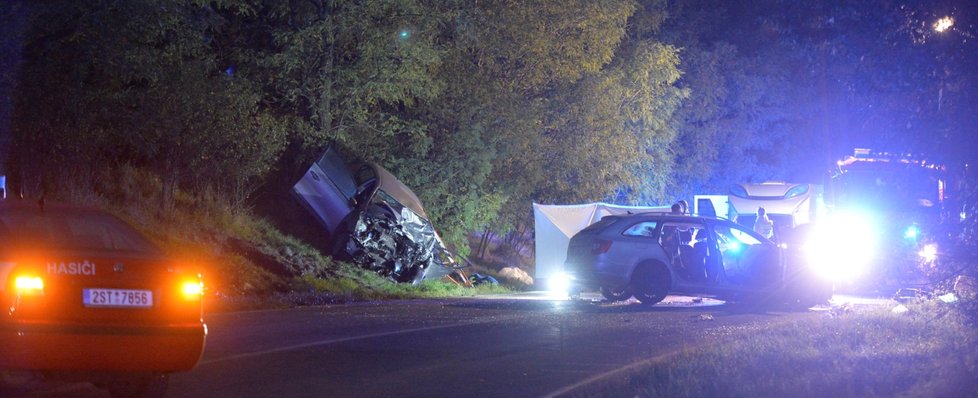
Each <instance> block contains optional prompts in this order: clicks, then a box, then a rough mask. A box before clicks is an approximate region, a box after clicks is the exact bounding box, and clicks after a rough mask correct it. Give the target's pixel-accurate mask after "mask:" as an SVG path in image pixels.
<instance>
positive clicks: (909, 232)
mask: <svg viewBox="0 0 978 398" xmlns="http://www.w3.org/2000/svg"><path fill="white" fill-rule="evenodd" d="M918 236H920V228H918V227H917V226H916V225H911V226H909V227H907V229H906V230H905V231H903V237H904V238H906V239H911V240H916V239H917V237H918Z"/></svg>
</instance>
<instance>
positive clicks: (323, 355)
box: [27, 295, 824, 398]
mask: <svg viewBox="0 0 978 398" xmlns="http://www.w3.org/2000/svg"><path fill="white" fill-rule="evenodd" d="M528 298H529V299H528ZM696 301H699V300H696ZM810 316H824V315H823V314H822V313H820V312H818V311H803V312H764V311H758V310H752V309H749V308H740V307H736V306H731V305H726V304H723V303H721V302H715V301H711V300H709V299H707V300H703V301H702V302H694V300H693V298H690V297H673V296H670V297H669V298H667V300H666V301H665V302H663V303H660V304H658V305H655V306H651V307H649V306H644V305H641V304H639V303H637V302H635V301H631V302H628V303H624V304H620V303H619V304H609V303H602V302H599V301H597V300H574V301H560V300H557V301H555V300H549V299H545V298H543V299H542V298H539V297H534V296H526V295H524V296H520V297H510V298H467V299H442V300H410V301H384V302H371V303H358V304H346V305H333V306H317V307H302V308H294V309H283V310H266V311H252V312H235V313H220V314H211V315H209V316H207V319H206V321H207V324H208V329H209V336H208V341H207V348H206V350H205V353H204V357H203V359H202V361H201V363H200V364H199V365H198V366H197V367H196V368H195V369H194V370H192V371H190V372H184V373H178V374H174V375H173V376H172V378H171V382H170V390H169V394H168V396H169V397H175V398H176V397H329V396H331V397H422V396H423V397H443V396H465V397H548V396H564V395H574V394H575V393H580V392H582V391H586V390H587V389H588V388H594V386H595V385H596V384H595V383H602V382H605V381H614V380H616V379H621V378H624V377H627V375H628V373H629V371H630V370H632V369H636V368H638V367H641V366H644V365H645V364H648V363H650V362H653V361H661V360H668V358H669V356H670V355H671V354H674V353H677V352H681V351H682V350H684V349H687V348H692V347H697V346H702V345H708V344H722V342H723V341H724V339H727V338H730V337H731V336H735V335H736V334H738V333H751V332H752V331H755V330H759V329H762V328H766V327H769V326H770V325H771V324H772V323H780V322H790V321H792V320H794V319H798V318H799V317H810ZM27 396H32V397H39V396H43V397H61V396H72V397H104V396H107V395H106V394H105V393H104V392H103V391H100V390H97V389H95V388H94V387H91V385H88V384H84V383H82V384H79V383H75V384H67V385H64V384H59V385H56V386H55V387H52V388H50V389H49V390H48V391H47V392H44V391H36V390H35V391H32V392H31V393H30V394H28V395H27Z"/></svg>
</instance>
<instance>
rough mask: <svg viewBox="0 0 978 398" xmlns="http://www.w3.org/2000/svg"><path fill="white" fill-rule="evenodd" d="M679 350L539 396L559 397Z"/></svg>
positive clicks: (649, 363) (547, 397) (676, 352)
mask: <svg viewBox="0 0 978 398" xmlns="http://www.w3.org/2000/svg"><path fill="white" fill-rule="evenodd" d="M681 352H682V350H679V351H671V352H667V353H665V354H659V355H656V356H654V357H652V358H648V359H643V360H641V361H638V362H633V363H631V364H628V365H625V366H622V367H620V368H616V369H612V370H609V371H607V372H604V373H600V374H596V375H594V376H591V377H588V378H586V379H584V380H581V381H579V382H577V383H574V384H570V385H567V386H564V387H563V388H561V389H559V390H557V391H554V392H551V393H549V394H546V395H543V396H542V397H541V398H554V397H559V396H561V395H564V394H567V393H569V392H571V391H574V390H576V389H578V388H581V387H584V386H586V385H588V384H591V383H594V382H596V381H599V380H602V379H605V378H608V377H612V376H615V375H617V374H619V373H626V372H631V371H634V370H635V369H638V368H641V367H643V366H649V365H651V364H652V363H654V362H657V361H660V360H663V359H665V358H667V357H669V356H673V355H676V354H678V353H681Z"/></svg>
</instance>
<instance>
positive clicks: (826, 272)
mask: <svg viewBox="0 0 978 398" xmlns="http://www.w3.org/2000/svg"><path fill="white" fill-rule="evenodd" d="M876 237H877V231H876V228H875V223H874V222H873V220H872V219H871V218H869V217H866V216H865V215H861V214H858V213H856V214H839V215H837V216H836V217H833V218H832V219H829V220H827V221H826V222H825V223H823V224H821V225H819V226H817V227H816V228H815V230H814V232H813V234H812V236H811V237H810V238H809V241H808V242H806V244H805V245H804V246H803V247H802V250H804V251H805V252H806V256H807V257H808V260H809V264H810V265H811V266H812V267H813V271H814V272H815V273H817V274H819V275H820V276H822V277H824V278H827V279H831V280H834V281H852V280H854V279H856V278H857V277H859V276H860V275H861V274H863V273H864V272H865V270H866V268H867V267H868V266H869V264H870V263H871V262H872V260H873V258H874V257H875V251H876V244H877V242H876Z"/></svg>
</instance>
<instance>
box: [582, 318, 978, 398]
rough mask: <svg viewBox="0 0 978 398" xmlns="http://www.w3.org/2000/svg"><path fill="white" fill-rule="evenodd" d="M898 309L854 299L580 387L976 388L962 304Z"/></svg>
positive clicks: (632, 392)
mask: <svg viewBox="0 0 978 398" xmlns="http://www.w3.org/2000/svg"><path fill="white" fill-rule="evenodd" d="M908 307H909V308H910V311H909V312H906V313H902V314H897V313H893V312H891V311H890V309H889V308H878V307H876V308H863V309H857V310H854V311H852V312H847V313H844V314H841V315H839V314H834V315H829V314H826V315H824V316H818V317H815V318H810V319H805V320H800V321H797V322H792V323H789V324H783V325H779V326H775V327H772V328H770V329H767V330H765V331H763V332H761V333H756V334H750V335H744V336H740V337H739V338H734V339H732V340H731V341H724V342H721V343H718V344H715V345H709V346H706V347H703V348H699V349H693V350H690V351H686V352H683V353H680V354H677V355H674V356H670V357H668V358H665V359H663V360H662V361H659V362H658V363H656V364H653V365H651V366H650V367H648V368H646V369H644V370H642V371H639V372H637V373H635V374H633V375H632V376H631V377H630V378H629V380H628V382H627V383H625V384H622V385H614V386H604V387H598V388H603V389H599V390H596V391H595V390H592V391H590V392H583V395H592V396H593V395H597V396H609V397H634V396H640V397H719V396H722V397H771V396H774V397H874V396H883V397H890V396H933V397H961V396H975V395H976V394H978V339H976V329H975V326H974V323H972V322H969V320H968V318H967V317H966V316H965V315H964V313H963V311H962V309H963V308H964V307H968V309H967V311H973V310H974V308H975V307H974V306H969V305H967V304H962V303H960V302H959V303H957V304H951V305H949V304H945V303H942V302H936V301H931V302H925V303H917V304H913V305H909V306H908Z"/></svg>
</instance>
